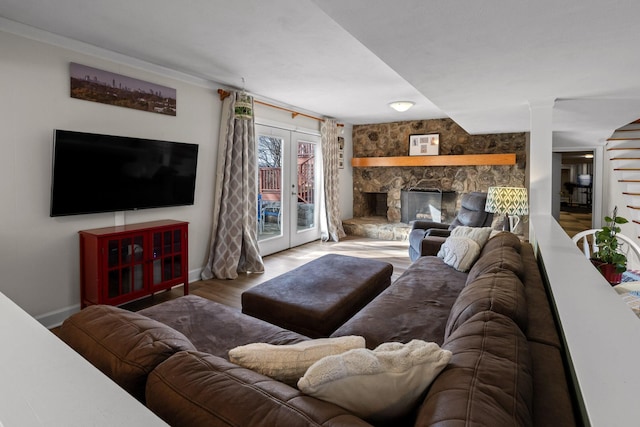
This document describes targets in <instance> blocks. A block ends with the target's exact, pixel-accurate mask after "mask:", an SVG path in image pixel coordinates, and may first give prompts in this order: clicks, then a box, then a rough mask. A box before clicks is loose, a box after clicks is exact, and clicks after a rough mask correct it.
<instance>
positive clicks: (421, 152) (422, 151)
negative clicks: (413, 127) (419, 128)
mask: <svg viewBox="0 0 640 427" xmlns="http://www.w3.org/2000/svg"><path fill="white" fill-rule="evenodd" d="M439 152H440V134H438V133H430V134H426V135H411V136H409V155H410V156H437V155H438V154H439Z"/></svg>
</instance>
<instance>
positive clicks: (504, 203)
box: [484, 187, 529, 231]
mask: <svg viewBox="0 0 640 427" xmlns="http://www.w3.org/2000/svg"><path fill="white" fill-rule="evenodd" d="M484 210H485V211H486V212H490V213H494V214H504V223H503V224H502V229H503V230H504V231H512V230H514V229H515V228H516V227H517V226H518V224H519V223H520V217H519V216H518V215H528V214H529V200H528V198H527V189H526V188H522V187H489V192H488V194H487V203H486V204H485V208H484Z"/></svg>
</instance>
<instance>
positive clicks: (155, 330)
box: [58, 305, 195, 402]
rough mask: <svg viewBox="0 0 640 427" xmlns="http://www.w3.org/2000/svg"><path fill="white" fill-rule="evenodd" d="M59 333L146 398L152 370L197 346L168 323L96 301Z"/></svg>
mask: <svg viewBox="0 0 640 427" xmlns="http://www.w3.org/2000/svg"><path fill="white" fill-rule="evenodd" d="M58 335H59V337H60V338H61V339H62V340H63V341H64V342H66V343H67V344H69V346H71V347H72V348H73V349H74V350H75V351H77V352H78V353H80V354H81V355H82V356H83V357H84V358H85V359H87V360H88V361H89V362H91V363H92V364H93V365H94V366H95V367H97V368H98V369H100V370H101V371H102V372H104V373H105V374H106V375H107V376H109V377H110V378H111V379H112V380H114V381H115V382H116V383H117V384H118V385H120V386H121V387H122V388H124V389H125V390H127V391H128V392H129V393H131V394H132V395H133V396H134V397H135V398H137V399H138V400H140V401H142V402H144V400H145V396H144V389H145V382H146V380H147V375H148V374H149V372H151V371H152V370H153V369H154V368H155V367H156V366H157V365H159V364H160V363H161V362H163V361H165V360H166V359H168V358H169V356H171V355H173V354H174V353H176V352H178V351H182V350H195V347H194V346H193V344H191V342H190V341H189V340H188V339H187V338H186V337H185V336H184V335H183V334H181V333H180V332H178V331H176V330H174V329H172V328H170V327H168V326H167V325H164V324H162V323H160V322H156V321H155V320H152V319H149V318H148V317H145V316H142V315H140V314H138V313H132V312H130V311H127V310H123V309H121V308H118V307H112V306H108V305H92V306H89V307H87V308H85V309H83V310H82V311H80V312H79V313H76V314H74V315H73V316H71V317H69V318H68V319H67V320H65V321H64V323H63V324H62V326H61V327H60V331H59V334H58Z"/></svg>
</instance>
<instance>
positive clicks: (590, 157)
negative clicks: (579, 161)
mask: <svg viewBox="0 0 640 427" xmlns="http://www.w3.org/2000/svg"><path fill="white" fill-rule="evenodd" d="M584 158H585V159H593V154H585V155H584Z"/></svg>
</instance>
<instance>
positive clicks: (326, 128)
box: [320, 119, 346, 242]
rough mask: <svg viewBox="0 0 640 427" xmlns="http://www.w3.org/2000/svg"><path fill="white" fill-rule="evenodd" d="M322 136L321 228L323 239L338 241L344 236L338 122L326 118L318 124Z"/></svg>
mask: <svg viewBox="0 0 640 427" xmlns="http://www.w3.org/2000/svg"><path fill="white" fill-rule="evenodd" d="M320 136H321V138H322V166H323V171H324V173H323V177H324V203H325V211H326V214H327V216H326V220H327V222H326V227H327V229H326V230H322V234H323V236H322V237H323V240H328V239H331V240H333V241H335V242H339V241H340V238H341V237H344V236H346V234H345V232H344V229H343V228H342V220H341V219H340V204H339V200H340V199H339V196H340V194H339V192H340V188H339V180H338V123H337V122H336V121H335V120H333V119H326V120H325V121H323V122H322V124H321V125H320Z"/></svg>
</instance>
